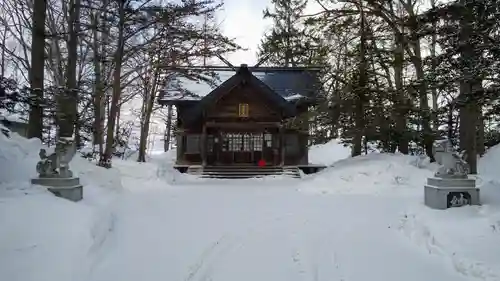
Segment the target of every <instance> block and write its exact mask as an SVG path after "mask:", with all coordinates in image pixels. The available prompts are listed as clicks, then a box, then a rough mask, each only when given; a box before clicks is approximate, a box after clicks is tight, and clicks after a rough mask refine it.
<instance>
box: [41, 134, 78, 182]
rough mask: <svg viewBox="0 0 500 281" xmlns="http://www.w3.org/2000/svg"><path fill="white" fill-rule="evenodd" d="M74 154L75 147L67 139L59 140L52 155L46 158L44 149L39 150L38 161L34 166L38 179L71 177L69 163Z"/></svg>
mask: <svg viewBox="0 0 500 281" xmlns="http://www.w3.org/2000/svg"><path fill="white" fill-rule="evenodd" d="M75 153H76V145H75V144H74V143H73V142H72V141H71V140H69V139H60V140H59V141H58V143H57V145H56V148H55V151H54V153H52V154H50V155H48V156H47V151H46V150H45V149H43V148H42V149H40V152H39V153H38V155H39V156H40V161H38V163H37V164H36V171H37V172H38V176H39V177H40V178H47V177H72V176H73V173H72V172H71V170H70V169H69V162H70V161H71V159H73V156H74V155H75Z"/></svg>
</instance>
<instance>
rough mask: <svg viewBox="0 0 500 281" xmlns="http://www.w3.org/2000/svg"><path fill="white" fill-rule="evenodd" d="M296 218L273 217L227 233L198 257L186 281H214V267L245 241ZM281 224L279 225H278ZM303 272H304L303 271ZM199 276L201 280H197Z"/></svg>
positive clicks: (190, 268)
mask: <svg viewBox="0 0 500 281" xmlns="http://www.w3.org/2000/svg"><path fill="white" fill-rule="evenodd" d="M290 218H292V219H293V218H294V215H293V214H287V215H283V216H277V217H272V218H270V219H265V220H263V221H261V222H258V223H255V224H253V225H252V226H250V227H247V228H245V229H244V230H242V231H235V232H234V233H232V234H231V233H225V234H223V235H222V236H221V237H220V238H219V239H217V240H216V241H214V242H212V243H211V244H210V245H209V246H208V247H207V248H205V250H203V252H202V253H201V255H200V256H199V257H198V259H197V260H196V262H194V263H193V264H192V265H191V266H190V267H189V269H188V273H187V276H186V278H184V281H193V280H197V281H210V280H212V277H211V276H212V270H213V266H214V265H215V263H216V262H217V260H218V259H220V258H223V257H224V256H225V255H226V254H227V253H229V252H230V251H232V250H235V249H237V248H238V246H243V245H244V244H245V243H244V241H245V240H247V239H248V238H249V237H251V236H252V235H255V234H258V231H262V230H263V229H266V230H268V229H269V226H273V227H277V226H279V224H283V223H286V222H287V219H290ZM277 223H279V224H277ZM302 271H303V270H302ZM198 276H199V278H197V277H198Z"/></svg>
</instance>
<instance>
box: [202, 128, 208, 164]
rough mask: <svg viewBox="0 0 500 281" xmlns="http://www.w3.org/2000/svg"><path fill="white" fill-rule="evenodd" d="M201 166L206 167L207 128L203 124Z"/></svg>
mask: <svg viewBox="0 0 500 281" xmlns="http://www.w3.org/2000/svg"><path fill="white" fill-rule="evenodd" d="M200 145H201V147H200V148H201V165H202V166H203V167H205V166H206V165H207V126H206V125H205V123H203V129H202V132H201V143H200Z"/></svg>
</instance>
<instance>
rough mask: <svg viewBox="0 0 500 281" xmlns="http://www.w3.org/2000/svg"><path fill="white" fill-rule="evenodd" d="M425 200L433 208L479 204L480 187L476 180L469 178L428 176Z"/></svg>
mask: <svg viewBox="0 0 500 281" xmlns="http://www.w3.org/2000/svg"><path fill="white" fill-rule="evenodd" d="M424 201H425V205H427V206H428V207H430V208H433V209H447V208H450V207H460V206H463V205H479V203H480V201H479V188H477V187H476V180H474V179H469V178H438V177H434V178H428V179H427V184H426V185H425V189H424Z"/></svg>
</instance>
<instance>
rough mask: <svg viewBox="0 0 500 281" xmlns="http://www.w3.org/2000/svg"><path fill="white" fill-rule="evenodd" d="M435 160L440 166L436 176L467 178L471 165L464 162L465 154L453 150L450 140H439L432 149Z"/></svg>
mask: <svg viewBox="0 0 500 281" xmlns="http://www.w3.org/2000/svg"><path fill="white" fill-rule="evenodd" d="M432 152H433V154H434V158H435V159H436V162H437V163H438V164H439V165H440V167H439V169H438V171H437V172H436V174H435V176H437V177H467V174H468V173H469V165H468V164H467V162H466V161H465V160H464V154H463V153H458V152H457V151H456V150H455V149H453V145H452V143H451V142H450V141H449V140H447V139H446V140H439V141H436V142H435V143H434V146H433V148H432Z"/></svg>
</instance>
